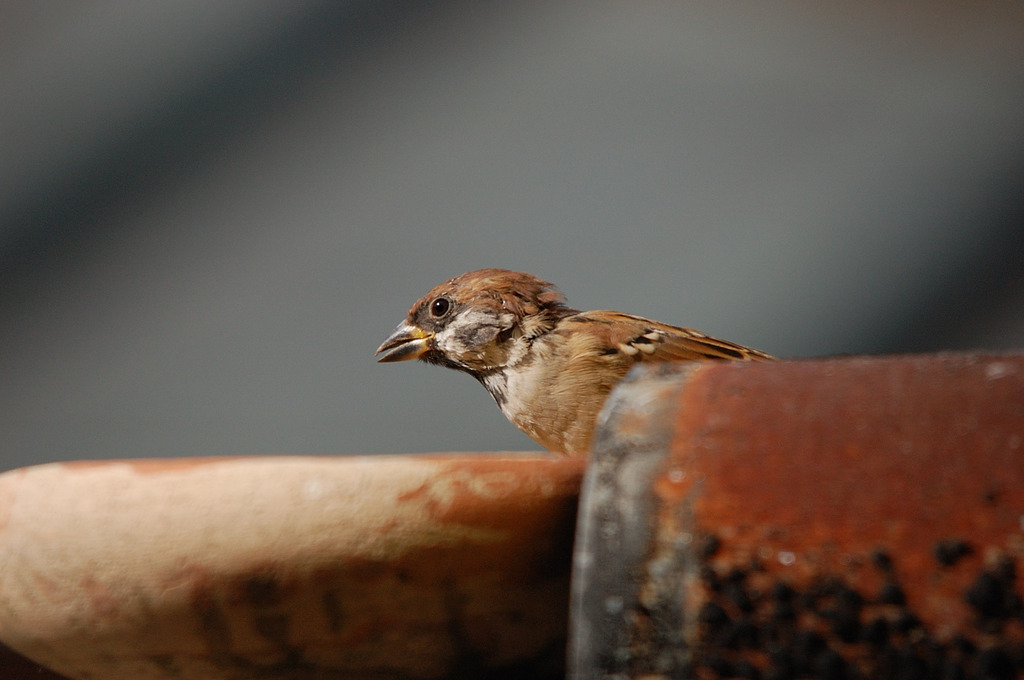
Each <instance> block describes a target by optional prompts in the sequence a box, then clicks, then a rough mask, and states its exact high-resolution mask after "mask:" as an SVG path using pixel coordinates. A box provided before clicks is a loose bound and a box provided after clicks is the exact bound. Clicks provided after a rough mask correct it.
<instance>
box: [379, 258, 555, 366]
mask: <svg viewBox="0 0 1024 680" xmlns="http://www.w3.org/2000/svg"><path fill="white" fill-rule="evenodd" d="M573 311H574V310H571V309H569V308H568V307H566V306H565V303H564V298H563V296H562V294H561V293H559V292H558V291H557V290H555V288H554V286H552V285H551V284H550V283H548V282H547V281H542V280H541V279H538V278H537V277H535V276H532V275H530V274H525V273H522V272H513V271H508V270H506V269H480V270H477V271H472V272H466V273H465V274H462V275H460V276H456V277H455V278H452V279H449V280H448V281H445V282H444V283H442V284H441V285H439V286H436V287H435V288H433V289H431V290H430V292H428V293H427V294H426V295H424V296H423V297H421V298H420V299H419V300H417V301H416V304H414V305H413V306H412V309H410V310H409V314H408V316H406V319H405V321H404V322H403V323H401V324H399V325H398V328H396V329H395V330H394V331H393V332H392V333H391V335H389V336H388V337H387V339H385V340H384V342H383V343H381V345H380V347H378V348H377V353H376V356H377V361H380V362H390V361H407V360H409V359H422V360H423V361H427V362H429V363H434V364H440V365H442V366H448V367H449V368H455V369H459V370H462V371H466V372H469V373H472V374H474V375H476V376H477V377H480V376H481V375H483V374H486V373H489V372H492V371H496V370H501V369H503V368H505V367H507V366H510V365H513V364H515V363H516V362H517V361H519V360H520V359H522V357H523V356H524V355H525V353H526V350H527V349H528V348H529V345H530V343H531V342H532V340H533V339H534V338H536V337H538V336H540V335H543V334H544V333H546V332H547V331H549V330H550V329H551V328H552V327H553V326H554V324H555V322H556V321H557V320H558V319H559V318H560V317H562V316H565V315H566V314H568V313H572V312H573Z"/></svg>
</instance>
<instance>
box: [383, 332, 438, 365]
mask: <svg viewBox="0 0 1024 680" xmlns="http://www.w3.org/2000/svg"><path fill="white" fill-rule="evenodd" d="M433 337H434V334H433V333H428V332H426V331H424V330H422V329H420V328H417V327H416V326H413V325H411V324H407V323H401V324H398V328H396V329H395V330H394V331H392V332H391V335H389V336H388V337H387V339H386V340H384V342H382V343H381V344H380V347H378V348H377V352H376V354H375V356H376V357H377V361H379V362H380V363H388V362H390V361H408V360H409V359H419V358H420V357H421V356H423V355H424V354H426V353H427V351H429V350H430V340H431V339H432V338H433Z"/></svg>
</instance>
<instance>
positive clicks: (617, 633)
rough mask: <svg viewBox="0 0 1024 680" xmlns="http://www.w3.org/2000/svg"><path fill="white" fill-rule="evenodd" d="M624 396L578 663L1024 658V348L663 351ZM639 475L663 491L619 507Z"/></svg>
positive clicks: (589, 519)
mask: <svg viewBox="0 0 1024 680" xmlns="http://www.w3.org/2000/svg"><path fill="white" fill-rule="evenodd" d="M673 373H675V374H676V375H675V378H673V377H672V374H673ZM618 397H619V402H618V403H617V404H610V405H609V409H608V410H607V412H606V413H605V416H604V423H603V424H604V428H603V429H604V431H603V432H602V433H601V434H600V435H599V436H598V438H597V440H596V441H597V444H596V447H595V452H594V462H593V464H592V470H591V471H589V472H588V475H587V478H586V479H585V480H584V491H583V495H582V498H581V507H580V518H579V527H580V528H579V530H578V543H577V553H576V562H575V565H574V575H573V578H574V583H573V603H572V609H571V611H572V621H571V622H570V623H571V630H572V633H571V636H570V673H571V677H574V678H581V679H582V678H587V677H595V676H606V675H615V674H619V673H621V674H624V675H629V676H637V675H645V676H647V675H649V676H651V677H662V676H667V677H677V676H681V675H682V676H692V677H700V678H715V677H772V678H780V679H781V678H787V677H797V676H800V677H829V678H840V677H849V678H853V677H911V676H914V677H919V676H940V675H949V677H972V676H977V677H1015V676H1016V674H1017V673H1018V672H1019V670H1020V669H1021V667H1022V666H1024V663H1022V660H1024V644H1022V639H1024V637H1022V630H1024V606H1022V605H1021V602H1022V597H1021V588H1020V584H1019V581H1018V580H1017V575H1016V566H1017V565H1016V563H1017V562H1018V561H1019V559H1020V558H1021V556H1022V555H1024V547H1022V546H1024V538H1022V533H1024V523H1022V522H1024V519H1022V518H1024V499H1021V497H1020V492H1021V490H1022V489H1024V465H1022V455H1024V454H1022V452H1021V446H1022V442H1021V440H1022V437H1024V434H1022V432H1021V428H1022V427H1024V357H1022V356H1021V355H1019V354H1017V355H1013V354H1007V355H972V354H938V355H920V356H906V357H875V358H867V357H860V358H858V357H852V358H841V359H829V360H810V361H797V362H781V363H776V364H725V363H722V364H705V365H701V366H699V367H692V366H691V367H683V366H677V367H661V368H658V369H655V370H646V371H644V370H641V371H638V372H637V373H635V374H633V375H631V376H630V379H629V380H627V382H626V383H624V385H623V388H622V390H621V391H620V392H619V393H618ZM659 399H665V400H667V401H668V403H663V402H661V401H659ZM638 413H639V414H640V415H641V416H644V415H645V414H646V417H647V418H648V422H647V426H648V427H649V429H648V432H647V434H646V436H645V435H644V434H643V433H639V432H637V431H636V430H635V429H634V428H633V427H632V426H629V425H628V423H630V422H636V421H637V419H638ZM642 419H643V417H641V418H640V420H642ZM665 419H668V420H671V421H672V423H671V424H670V425H667V424H666V422H665ZM623 424H627V426H626V427H625V428H624V429H623V431H621V432H620V431H618V428H620V427H621V426H622V425H623ZM666 430H667V431H668V434H666ZM939 452H941V454H940V453H939ZM915 453H916V454H917V455H916V456H915V455H914V454H915ZM630 469H632V470H633V474H624V471H628V470H630ZM637 471H639V472H640V474H637ZM620 478H622V479H628V480H629V482H628V484H627V485H628V486H632V487H642V486H644V485H646V488H647V491H648V494H647V498H644V499H642V501H641V502H639V503H637V502H635V500H636V499H637V498H641V497H642V496H643V494H642V493H638V492H637V491H636V490H635V489H633V491H632V492H631V493H628V494H626V496H625V500H624V501H623V502H620V503H618V504H616V503H615V502H614V493H615V491H616V490H617V485H618V486H621V480H620ZM894 480H896V481H894ZM900 480H902V481H900ZM623 517H626V518H629V519H630V522H628V523H624V522H622V521H619V520H621V518H623ZM609 520H611V521H609ZM624 528H630V529H632V530H633V531H634V532H635V535H634V536H632V537H631V538H626V537H624V536H623V535H621V530H622V529H624ZM637 543H640V544H642V545H640V546H638V545H637ZM612 546H618V553H617V554H616V550H615V549H613V548H612ZM623 548H627V550H624V549H623ZM609 553H611V554H610V555H609ZM596 557H602V558H604V559H605V561H602V562H601V565H602V566H601V569H600V570H598V569H595V568H594V566H593V564H594V562H595V558H596ZM609 558H610V559H609ZM615 625H618V628H615V627H614V626H615ZM922 674H923V675H922Z"/></svg>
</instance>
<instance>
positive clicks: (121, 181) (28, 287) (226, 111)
mask: <svg viewBox="0 0 1024 680" xmlns="http://www.w3.org/2000/svg"><path fill="white" fill-rule="evenodd" d="M444 6H445V3H441V4H440V5H439V4H438V3H432V4H431V5H430V6H429V9H425V8H424V6H421V5H418V4H416V3H412V2H385V3H371V2H322V3H312V4H307V5H301V7H303V8H304V9H303V11H302V12H297V13H296V14H294V15H293V16H294V17H295V21H294V22H293V23H292V24H291V25H287V26H281V27H280V28H279V30H277V31H275V32H274V33H273V34H272V35H271V36H270V39H269V40H268V41H266V42H264V43H263V44H260V45H255V46H254V47H253V49H252V50H251V52H250V53H249V54H247V55H243V56H242V58H239V59H238V60H237V61H236V62H235V63H234V64H232V65H231V66H230V67H229V68H226V69H223V70H221V71H220V72H216V73H211V74H209V75H208V77H207V78H206V79H205V80H201V81H197V82H196V83H194V85H193V87H192V89H191V91H190V92H189V93H188V94H187V95H186V96H183V97H182V98H180V99H179V100H177V101H176V103H175V106H174V108H173V109H171V108H167V109H163V110H160V111H158V112H156V113H155V115H153V116H151V117H144V118H142V119H140V120H138V121H137V123H136V125H135V126H134V127H132V128H130V129H125V130H123V131H122V132H121V134H120V135H119V138H118V139H115V140H112V141H111V143H110V144H106V145H105V149H104V152H103V153H102V154H97V155H94V157H92V158H89V159H87V160H85V161H83V162H80V163H77V164H73V165H68V166H65V167H60V168H54V170H53V172H52V174H51V176H50V180H49V181H48V182H47V183H45V184H42V185H40V186H36V187H35V190H34V191H33V192H32V193H31V194H30V195H26V196H24V197H23V198H22V200H21V201H20V202H19V204H17V205H8V206H0V223H2V224H4V233H5V234H7V235H8V237H7V239H6V240H5V242H0V310H2V309H10V308H11V307H12V306H17V305H18V304H19V303H20V302H21V301H22V300H24V299H26V297H30V294H31V292H32V290H33V289H34V288H38V287H41V286H46V285H47V282H48V281H50V280H51V279H52V276H53V275H54V274H55V273H58V272H61V271H65V270H67V269H72V268H74V267H75V266H76V264H78V263H79V262H81V261H83V260H84V259H85V258H87V257H88V253H89V252H90V249H91V248H92V247H95V246H94V244H102V243H104V242H106V241H107V239H108V238H109V237H110V236H111V235H112V234H111V233H110V230H111V229H113V228H115V227H113V226H112V224H115V223H117V222H118V221H117V220H109V219H105V217H106V215H107V214H108V213H109V212H111V211H112V210H114V209H118V210H123V209H124V208H125V207H126V206H130V205H131V204H132V203H133V202H134V201H137V200H139V199H140V198H143V197H145V196H146V195H147V194H149V193H150V192H153V191H154V190H157V189H159V188H161V187H166V186H168V185H169V184H171V183H173V182H174V181H175V178H176V177H179V176H187V175H188V173H189V171H190V168H196V167H201V166H202V165H203V163H204V162H205V160H206V159H209V158H211V157H213V156H215V155H216V154H217V153H218V152H219V149H220V148H221V147H222V146H223V145H224V144H225V143H226V142H227V141H228V140H230V139H232V138H233V137H237V136H244V135H245V134H246V133H247V129H248V127H249V126H250V124H251V123H252V122H254V121H256V120H259V119H261V118H265V117H270V116H273V115H275V113H277V112H279V111H281V110H283V109H285V108H286V107H287V106H288V105H289V100H290V98H291V95H292V94H293V93H295V92H296V91H297V90H298V89H299V88H301V87H302V85H303V82H304V80H305V79H308V78H310V77H313V76H315V75H316V74H317V73H319V72H321V71H322V70H323V69H324V68H326V67H328V66H331V67H334V66H336V65H337V64H339V63H341V64H345V63H347V62H351V63H353V64H354V63H357V62H358V61H359V60H360V59H364V58H365V57H366V55H367V54H372V53H373V51H374V50H375V49H377V48H378V47H379V46H380V43H381V42H382V41H384V40H386V39H387V37H388V36H389V35H390V34H392V33H394V32H395V31H396V30H397V29H401V28H402V27H404V26H407V25H408V24H409V23H410V22H414V21H415V20H416V18H417V16H418V15H421V14H423V13H424V12H427V11H430V12H436V11H438V10H439V9H440V8H442V7H444ZM197 228H199V225H197Z"/></svg>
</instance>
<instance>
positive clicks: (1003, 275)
mask: <svg viewBox="0 0 1024 680" xmlns="http://www.w3.org/2000/svg"><path fill="white" fill-rule="evenodd" d="M1000 170H1001V172H1000V173H999V174H998V176H994V177H991V178H990V179H989V183H988V186H987V192H982V193H983V194H987V195H985V196H984V198H985V200H983V201H982V202H981V205H980V206H979V210H978V211H977V212H976V213H974V214H971V215H969V216H967V218H968V219H970V220H971V221H972V223H973V224H975V225H976V226H977V231H976V234H977V238H979V239H982V240H983V241H984V243H982V244H979V245H980V247H975V248H964V254H963V257H962V258H961V259H960V260H959V262H958V264H957V266H956V267H950V268H948V269H946V270H945V271H943V272H941V278H938V279H936V280H935V281H934V283H933V285H932V286H930V287H929V289H928V297H927V298H924V299H921V300H920V301H919V303H918V304H917V305H915V306H914V307H913V308H912V310H913V314H912V315H911V316H908V317H906V318H905V319H903V320H902V321H901V323H899V324H897V325H893V326H891V327H890V332H889V334H888V335H886V334H885V333H883V332H882V330H881V328H879V329H877V330H878V335H877V336H876V339H877V347H876V348H870V347H869V348H866V350H867V351H878V352H891V351H893V348H902V351H912V352H930V351H940V350H966V349H1009V348H1004V347H1000V346H996V347H986V346H985V345H983V344H979V336H980V335H982V334H983V333H984V332H985V331H986V330H987V327H988V326H990V325H991V324H992V323H993V322H996V321H997V320H998V319H999V318H1011V319H1012V318H1020V317H1021V316H1022V315H1024V189H1022V187H1024V150H1021V151H1020V152H1019V154H1018V157H1017V158H1016V162H1015V163H1011V164H1008V167H1005V168H1001V169H1000ZM982 342H983V341H982Z"/></svg>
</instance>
